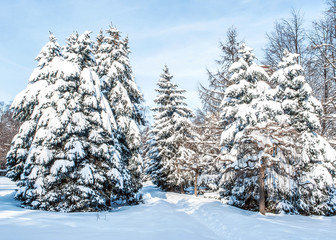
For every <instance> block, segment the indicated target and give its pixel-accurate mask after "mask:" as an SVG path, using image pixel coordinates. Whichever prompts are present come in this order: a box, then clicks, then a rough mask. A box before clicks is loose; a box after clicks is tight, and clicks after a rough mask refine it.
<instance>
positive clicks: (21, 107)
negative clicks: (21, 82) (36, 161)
mask: <svg viewBox="0 0 336 240" xmlns="http://www.w3.org/2000/svg"><path fill="white" fill-rule="evenodd" d="M49 40H50V41H49V42H48V43H47V44H46V45H45V46H44V47H43V48H42V50H41V52H40V53H39V54H38V55H37V57H36V61H38V65H37V67H36V68H35V69H34V71H33V73H32V74H31V76H30V78H29V82H28V86H27V87H26V89H25V90H23V91H22V92H21V93H19V94H18V95H17V96H16V97H15V99H14V101H13V103H12V105H11V108H12V109H13V113H14V116H13V117H14V118H15V119H16V120H18V121H20V122H22V126H21V127H20V130H19V132H18V134H17V135H16V136H15V137H14V138H13V140H12V144H11V148H10V151H9V152H8V154H7V167H8V172H7V177H9V178H10V179H12V180H13V181H18V180H20V177H21V174H22V173H23V166H24V164H25V160H26V159H27V156H28V154H29V149H30V146H31V144H32V141H33V138H34V133H35V131H36V125H37V122H38V121H39V119H40V117H41V112H42V111H43V109H44V108H45V105H46V104H47V103H46V101H48V100H47V97H46V96H47V94H48V93H49V92H47V90H48V89H50V88H49V85H50V81H51V80H50V79H51V78H52V77H54V76H55V75H56V73H57V68H55V67H54V65H56V64H58V62H60V61H61V59H60V58H61V49H60V46H59V45H58V43H57V42H56V38H55V37H54V36H53V35H52V34H50V36H49ZM49 94H50V93H49Z"/></svg>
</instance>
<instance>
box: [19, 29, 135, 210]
mask: <svg viewBox="0 0 336 240" xmlns="http://www.w3.org/2000/svg"><path fill="white" fill-rule="evenodd" d="M91 45H92V42H91V40H90V37H89V33H88V32H86V33H84V34H83V35H81V36H78V34H77V33H76V34H73V35H71V36H70V37H69V38H68V42H67V46H66V47H65V50H64V58H65V60H61V59H60V58H58V61H57V62H55V60H54V61H53V62H52V63H53V64H54V65H53V67H54V68H56V69H57V71H55V73H56V74H54V75H52V74H49V75H48V76H49V79H48V81H49V85H48V91H47V94H46V97H45V98H44V99H43V101H41V102H43V103H44V106H43V108H37V107H35V108H34V111H39V112H40V118H39V120H38V122H37V124H36V131H34V132H33V135H34V136H33V140H32V142H31V144H30V146H29V150H28V155H27V157H26V159H25V164H24V172H23V174H22V176H21V180H20V182H19V186H20V188H19V191H18V192H17V195H16V197H17V198H18V199H20V200H22V201H23V204H24V205H26V206H29V207H32V208H39V209H45V210H51V211H99V210H104V209H107V208H108V207H109V206H110V205H111V204H114V203H116V204H123V203H126V202H133V201H134V200H135V191H134V189H132V187H131V176H130V174H129V172H128V170H127V169H126V167H125V166H124V164H123V162H122V161H121V159H120V154H119V152H118V151H117V148H118V146H117V145H116V141H115V139H114V138H112V137H111V135H110V134H108V132H107V131H106V129H104V124H103V120H102V118H101V116H102V114H101V113H102V112H103V111H104V110H105V109H103V108H101V104H100V102H101V95H102V94H101V93H100V87H99V81H98V80H99V79H98V77H97V76H96V74H95V73H94V71H92V66H93V65H94V59H93V58H92V56H93V55H92V52H91ZM17 111H20V109H19V108H18V109H17ZM27 120H29V119H27Z"/></svg>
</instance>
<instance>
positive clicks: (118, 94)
mask: <svg viewBox="0 0 336 240" xmlns="http://www.w3.org/2000/svg"><path fill="white" fill-rule="evenodd" d="M106 33H107V36H102V34H100V35H99V44H97V47H96V52H95V56H96V60H97V67H96V71H97V73H98V76H99V77H100V79H101V81H102V92H103V94H104V96H105V97H106V98H107V100H108V102H109V104H110V107H111V109H112V114H113V115H114V117H115V121H116V124H117V126H118V129H119V139H118V140H119V142H120V143H121V155H122V158H123V161H124V162H125V163H126V165H127V166H128V168H129V170H130V172H131V174H132V179H134V182H133V184H134V185H135V188H136V189H140V187H141V174H142V158H141V153H140V144H141V134H140V129H139V128H140V126H142V125H144V117H143V114H142V113H141V104H142V102H143V96H142V94H141V92H140V91H139V90H138V88H137V86H136V84H135V81H134V77H133V74H132V68H131V66H130V62H129V53H130V50H129V47H128V38H125V39H123V40H122V39H121V36H120V32H119V30H117V29H116V28H115V27H113V26H111V27H110V28H109V29H108V30H107V31H106Z"/></svg>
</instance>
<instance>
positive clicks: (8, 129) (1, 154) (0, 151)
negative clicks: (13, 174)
mask: <svg viewBox="0 0 336 240" xmlns="http://www.w3.org/2000/svg"><path fill="white" fill-rule="evenodd" d="M9 106H10V105H7V104H5V103H4V102H0V169H5V168H6V155H7V152H8V151H9V148H10V143H11V140H12V139H13V137H14V135H15V134H16V133H17V132H18V130H19V127H20V124H19V122H18V121H16V120H14V119H13V117H12V111H11V110H10V108H9Z"/></svg>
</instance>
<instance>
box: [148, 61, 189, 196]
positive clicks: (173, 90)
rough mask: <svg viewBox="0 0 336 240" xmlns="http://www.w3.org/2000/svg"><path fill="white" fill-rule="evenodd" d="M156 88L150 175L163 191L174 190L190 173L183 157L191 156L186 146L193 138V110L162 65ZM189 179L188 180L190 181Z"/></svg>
mask: <svg viewBox="0 0 336 240" xmlns="http://www.w3.org/2000/svg"><path fill="white" fill-rule="evenodd" d="M160 77H161V78H160V79H159V81H158V83H157V85H158V88H157V89H156V92H158V96H157V98H156V99H155V100H154V102H155V103H156V107H154V108H153V109H152V110H153V111H155V112H156V114H155V116H154V124H153V129H152V132H151V134H152V136H153V139H152V140H151V142H150V144H151V149H152V150H151V151H149V157H150V158H151V170H150V172H151V176H152V179H153V182H154V183H156V184H157V185H158V186H159V187H161V188H162V189H164V190H176V189H178V187H181V189H183V186H185V185H186V184H188V178H189V174H188V172H187V171H186V170H185V169H184V163H183V161H185V157H186V156H187V155H190V151H191V150H190V149H189V148H188V147H186V144H187V143H188V142H190V141H192V140H193V139H194V135H195V132H194V130H193V126H192V123H191V121H190V118H191V117H192V116H193V113H192V111H191V110H190V109H189V108H188V107H187V105H186V103H185V102H184V99H185V97H184V96H183V93H184V92H185V90H182V89H178V88H177V85H176V84H174V83H172V82H171V79H172V78H173V76H172V75H170V73H169V70H168V67H167V66H165V67H164V69H163V73H162V74H161V76H160ZM189 179H190V178H189Z"/></svg>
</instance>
